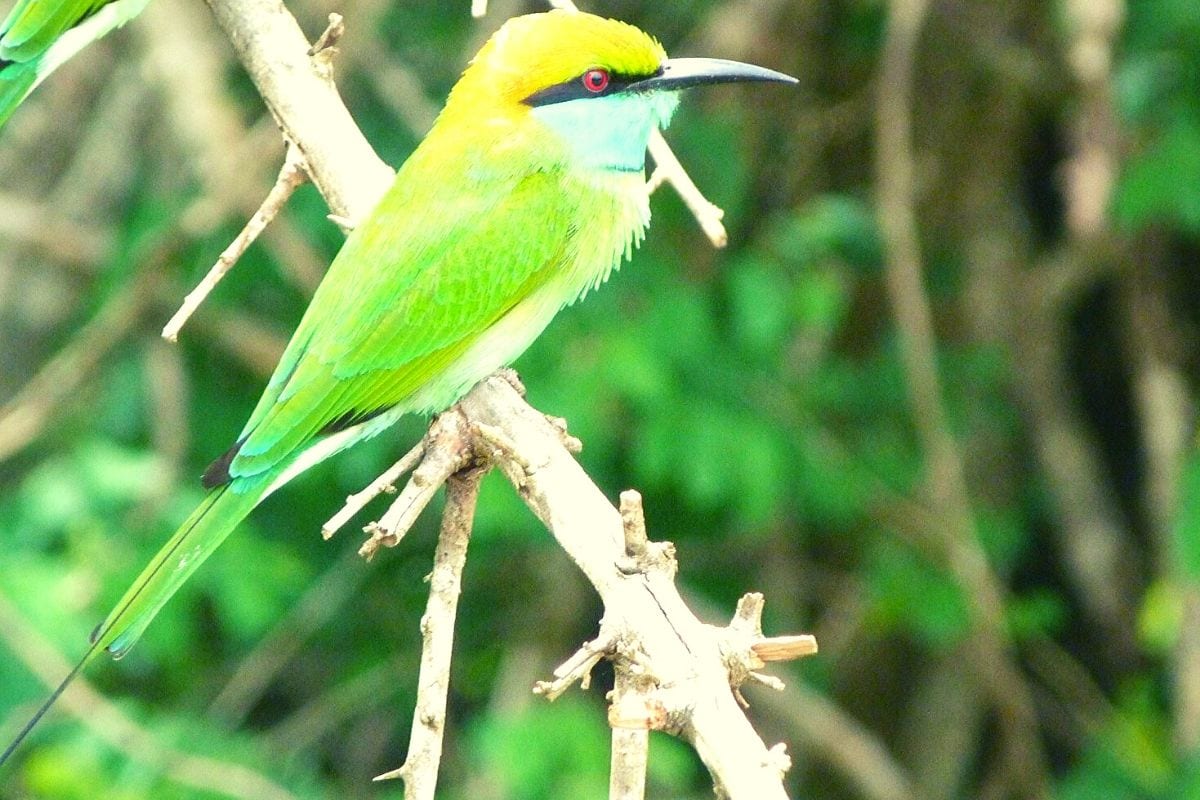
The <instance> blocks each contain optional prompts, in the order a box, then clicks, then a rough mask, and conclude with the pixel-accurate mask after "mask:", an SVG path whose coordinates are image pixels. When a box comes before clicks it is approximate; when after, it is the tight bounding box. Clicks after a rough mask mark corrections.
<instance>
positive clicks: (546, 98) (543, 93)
mask: <svg viewBox="0 0 1200 800" xmlns="http://www.w3.org/2000/svg"><path fill="white" fill-rule="evenodd" d="M592 69H603V68H602V67H592V68H591V69H589V70H587V71H586V72H583V73H581V74H579V75H576V76H575V77H574V78H571V79H570V80H567V81H563V82H562V83H558V84H555V85H554V86H547V87H546V88H545V89H542V90H540V91H537V92H534V93H533V94H531V95H529V97H526V98H525V100H524V101H523V102H524V103H525V105H527V106H534V107H537V106H548V105H550V104H552V103H565V102H567V101H568V100H580V99H582V98H584V97H604V96H605V95H610V94H615V93H616V92H620V91H622V90H623V89H626V88H628V87H629V85H630V84H632V83H637V82H638V81H643V80H645V79H647V78H653V77H655V76H656V75H659V74H661V73H662V70H661V69H659V70H657V71H656V72H655V73H654V74H653V75H621V74H618V73H616V72H611V71H610V72H609V73H608V86H606V87H604V89H602V90H601V91H599V92H595V91H592V90H590V89H588V88H587V87H586V86H584V84H583V78H584V76H585V75H587V74H588V72H591V71H592Z"/></svg>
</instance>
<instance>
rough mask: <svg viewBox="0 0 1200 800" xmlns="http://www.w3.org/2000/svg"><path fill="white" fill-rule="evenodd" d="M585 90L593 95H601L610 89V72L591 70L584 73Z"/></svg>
mask: <svg viewBox="0 0 1200 800" xmlns="http://www.w3.org/2000/svg"><path fill="white" fill-rule="evenodd" d="M583 88H585V89H587V90H588V91H589V92H591V93H592V94H600V93H601V92H603V91H604V90H605V89H607V88H608V70H606V69H589V70H588V71H587V72H585V73H583Z"/></svg>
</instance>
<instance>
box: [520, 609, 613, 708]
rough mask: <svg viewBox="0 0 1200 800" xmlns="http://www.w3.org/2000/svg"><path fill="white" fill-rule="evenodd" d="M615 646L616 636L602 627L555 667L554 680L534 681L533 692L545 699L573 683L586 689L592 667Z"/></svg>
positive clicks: (550, 698) (554, 697) (554, 695)
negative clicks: (596, 634)
mask: <svg viewBox="0 0 1200 800" xmlns="http://www.w3.org/2000/svg"><path fill="white" fill-rule="evenodd" d="M616 646H617V638H616V636H615V635H613V634H612V633H611V632H605V631H604V630H603V627H602V628H601V631H600V635H599V636H598V637H596V638H595V639H592V640H591V641H590V642H584V643H583V646H582V647H580V648H579V649H578V650H576V651H575V652H574V653H573V654H572V655H571V657H570V658H568V659H567V660H566V661H564V662H563V663H561V664H559V665H558V667H557V668H555V670H554V680H552V681H538V682H537V683H535V684H534V685H533V693H534V694H538V695H541V696H542V697H545V698H546V699H547V700H557V699H558V698H559V697H561V696H562V693H563V692H565V691H566V690H567V689H569V688H571V686H572V685H573V684H575V683H578V684H579V687H580V688H581V689H587V688H588V686H589V684H590V682H591V679H592V669H593V668H594V667H595V666H596V665H597V664H599V663H600V659H602V658H604V657H605V656H606V655H609V654H610V653H612V652H614V649H615V648H616Z"/></svg>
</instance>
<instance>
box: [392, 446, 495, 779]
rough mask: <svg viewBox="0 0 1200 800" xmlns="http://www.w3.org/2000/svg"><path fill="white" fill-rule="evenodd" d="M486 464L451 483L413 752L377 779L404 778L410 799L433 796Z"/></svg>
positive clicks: (424, 621) (426, 629)
mask: <svg viewBox="0 0 1200 800" xmlns="http://www.w3.org/2000/svg"><path fill="white" fill-rule="evenodd" d="M485 473H486V469H474V470H471V471H469V472H467V473H466V474H459V475H455V476H453V477H451V478H450V479H449V480H448V481H447V482H446V510H445V512H444V513H443V514H442V530H441V533H440V534H439V536H438V546H437V553H436V554H435V556H434V563H433V572H432V574H430V576H429V602H428V604H427V605H426V606H425V616H423V617H422V618H421V638H422V643H423V644H422V648H421V670H420V674H419V675H418V676H417V687H418V688H417V705H416V711H415V713H414V714H413V722H412V734H411V736H410V738H409V742H408V757H407V758H405V760H404V765H403V766H402V767H400V768H399V769H396V770H392V771H391V772H387V773H384V774H383V775H380V776H378V777H376V778H375V780H377V781H381V780H387V779H389V778H403V779H404V797H405V800H433V797H434V793H435V791H436V789H437V773H438V765H439V764H440V762H441V760H442V737H443V733H444V731H445V725H446V696H447V694H448V692H449V689H450V658H451V654H452V652H453V648H454V620H455V617H456V615H457V613H458V597H459V594H460V593H461V591H462V572H463V567H464V566H465V565H466V563H467V545H468V544H469V543H470V541H471V525H472V522H473V520H474V518H475V504H476V502H477V501H478V499H479V484H480V481H482V480H483V476H484V474H485Z"/></svg>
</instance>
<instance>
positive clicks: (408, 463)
mask: <svg viewBox="0 0 1200 800" xmlns="http://www.w3.org/2000/svg"><path fill="white" fill-rule="evenodd" d="M424 455H425V441H424V440H422V441H420V442H417V444H416V446H414V447H413V449H411V450H409V451H408V452H407V453H405V454H404V457H403V458H401V459H400V460H399V461H397V462H396V463H395V464H393V465H392V466H390V467H388V468H387V470H385V471H384V473H383V474H382V475H380V476H379V477H378V478H376V479H375V480H373V481H371V483H370V484H368V485H367V487H366V488H365V489H363V490H362V491H361V492H357V493H355V494H352V495H350V496H349V497H347V498H346V504H345V505H344V506H342V508H341V510H339V511H338V512H337V513H336V514H334V515H333V516H332V517H330V518H329V521H328V522H326V523H325V524H324V525H322V526H321V538H322V539H325V540H326V541H328V540H329V539H331V538H333V535H334V534H335V533H337V532H338V531H339V530H341V529H342V527H343V526H344V525H345V524H346V523H347V522H349V521H350V520H351V518H353V517H354V515H355V514H357V513H358V512H360V511H362V510H363V508H365V507H366V505H367V503H370V502H371V501H372V500H374V499H375V498H376V497H378V496H379V495H381V494H395V493H396V479H397V478H399V477H400V476H401V475H403V474H404V473H406V472H408V471H409V470H410V469H412V468H413V467H414V466H415V465H416V463H417V462H418V461H420V460H421V457H422V456H424Z"/></svg>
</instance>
